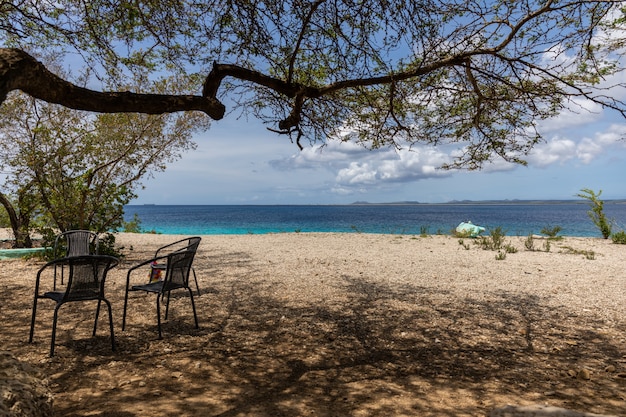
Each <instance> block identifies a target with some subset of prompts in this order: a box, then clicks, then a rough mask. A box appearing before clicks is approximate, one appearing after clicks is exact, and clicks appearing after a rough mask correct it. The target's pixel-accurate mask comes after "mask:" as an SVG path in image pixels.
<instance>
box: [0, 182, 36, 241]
mask: <svg viewBox="0 0 626 417" xmlns="http://www.w3.org/2000/svg"><path fill="white" fill-rule="evenodd" d="M0 204H2V205H3V206H4V208H5V209H6V211H7V213H8V215H9V221H10V222H11V230H12V231H13V236H14V237H15V241H14V242H13V247H14V248H32V247H33V241H32V239H31V238H30V232H29V231H28V226H29V224H30V221H29V219H24V218H22V216H18V215H17V213H16V212H15V208H14V207H13V204H11V202H10V201H9V199H8V198H7V197H6V196H5V195H4V194H3V193H0Z"/></svg>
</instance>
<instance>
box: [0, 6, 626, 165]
mask: <svg viewBox="0 0 626 417" xmlns="http://www.w3.org/2000/svg"><path fill="white" fill-rule="evenodd" d="M620 5H621V3H620V2H616V1H595V0H594V1H571V0H570V1H568V0H547V1H543V0H542V1H539V0H523V1H510V0H418V1H405V0H367V1H359V2H354V1H351V0H336V1H329V0H313V1H310V2H302V1H301V0H287V1H281V2H276V1H273V0H272V1H268V0H231V1H227V2H224V1H221V0H220V1H218V0H207V1H202V2H193V1H185V0H163V1H145V2H135V1H130V0H115V1H113V0H98V1H93V2H79V1H76V0H59V1H55V2H52V3H50V2H19V3H14V2H4V3H2V6H0V22H1V23H0V42H2V43H4V45H6V46H13V47H17V48H21V49H24V50H28V51H31V52H32V53H36V52H37V50H42V49H45V50H48V51H55V52H56V53H58V54H62V53H64V52H67V51H69V52H78V54H77V55H73V56H74V57H75V56H78V57H80V58H81V59H82V60H83V63H84V64H85V65H86V67H88V68H92V69H94V71H98V73H97V77H98V79H99V80H101V82H102V83H103V84H104V85H105V86H107V87H109V88H112V89H114V90H117V91H124V88H125V85H127V84H128V83H127V80H128V78H136V77H137V76H139V75H141V76H148V77H153V78H154V77H156V76H159V75H163V74H165V75H168V76H176V77H186V78H187V79H188V80H189V81H190V84H188V88H187V89H186V90H175V89H170V90H168V91H167V92H168V93H169V94H174V95H179V96H181V97H182V94H183V93H185V94H189V93H192V94H193V93H196V92H197V91H199V90H200V89H202V96H204V97H209V98H215V99H219V100H222V101H225V102H226V103H227V104H228V105H230V106H234V107H236V108H239V109H240V110H241V111H242V112H243V113H245V114H249V115H253V116H255V117H258V118H260V119H261V120H263V121H264V122H266V123H267V125H268V126H269V127H270V128H271V129H273V130H275V131H277V132H279V133H284V134H288V135H290V136H291V138H292V139H293V140H295V141H296V142H297V143H298V144H299V145H300V141H301V139H302V138H308V139H309V140H311V141H316V140H321V141H324V140H327V139H328V138H329V137H334V138H340V139H342V140H354V141H356V142H359V143H361V144H363V145H364V146H367V147H371V148H376V147H380V146H396V147H404V146H411V145H412V144H416V143H428V144H435V145H443V144H453V145H454V146H455V147H456V148H458V149H459V151H458V153H457V155H456V160H455V161H454V162H453V163H452V164H450V165H449V167H467V168H470V169H477V168H481V167H482V166H483V165H484V164H485V163H487V162H489V161H491V160H493V159H504V160H506V161H510V162H516V163H522V164H523V163H525V162H524V156H525V155H526V154H527V153H528V152H529V151H530V149H532V147H533V146H534V145H535V144H537V143H538V142H539V141H541V136H540V134H539V132H537V131H536V129H535V124H536V122H537V121H538V120H541V119H545V118H549V117H552V116H554V115H555V114H557V113H558V112H559V111H561V110H563V109H565V108H568V107H572V108H573V109H574V110H578V111H580V110H583V109H581V108H578V107H576V103H577V102H580V101H576V100H573V98H575V97H580V98H584V99H586V100H589V101H591V102H594V103H597V104H600V105H602V106H604V107H605V108H611V109H614V110H616V111H618V112H620V113H622V114H624V110H625V108H626V106H625V103H623V102H621V101H620V100H619V98H617V97H616V96H615V97H613V96H611V95H609V94H606V92H605V90H604V89H605V88H608V87H610V86H609V85H606V80H607V77H608V76H610V75H612V74H615V73H616V72H619V71H622V68H620V67H619V66H618V65H617V58H618V57H619V56H620V54H621V52H622V51H621V48H622V47H623V46H624V45H623V40H622V39H620V37H619V36H612V35H614V34H618V33H619V31H620V30H621V29H623V28H624V25H625V23H624V18H623V16H624V13H623V12H622V10H621V9H620ZM600 82H603V83H604V84H603V85H602V87H603V89H596V88H594V87H595V86H596V85H597V84H598V83H600ZM72 105H78V104H77V102H73V103H72ZM142 106H145V104H143V105H137V106H136V109H137V111H142ZM150 111H155V110H154V109H151V110H150ZM166 111H169V110H167V108H166V106H165V105H164V106H163V110H162V111H161V112H166Z"/></svg>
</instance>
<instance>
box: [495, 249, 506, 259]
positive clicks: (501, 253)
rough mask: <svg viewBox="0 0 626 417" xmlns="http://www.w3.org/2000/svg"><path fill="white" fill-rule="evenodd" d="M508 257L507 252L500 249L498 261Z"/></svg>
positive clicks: (497, 256)
mask: <svg viewBox="0 0 626 417" xmlns="http://www.w3.org/2000/svg"><path fill="white" fill-rule="evenodd" d="M505 259H506V252H503V251H498V254H497V255H496V261H504V260H505Z"/></svg>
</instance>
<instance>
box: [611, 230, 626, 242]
mask: <svg viewBox="0 0 626 417" xmlns="http://www.w3.org/2000/svg"><path fill="white" fill-rule="evenodd" d="M611 239H612V240H613V243H617V244H620V245H626V232H625V231H623V230H621V231H619V232H617V233H613V235H612V236H611Z"/></svg>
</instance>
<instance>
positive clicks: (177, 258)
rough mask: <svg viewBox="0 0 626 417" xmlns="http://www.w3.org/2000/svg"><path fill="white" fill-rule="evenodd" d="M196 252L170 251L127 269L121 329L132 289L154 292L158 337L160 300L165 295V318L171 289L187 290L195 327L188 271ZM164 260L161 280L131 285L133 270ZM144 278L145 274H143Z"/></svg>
mask: <svg viewBox="0 0 626 417" xmlns="http://www.w3.org/2000/svg"><path fill="white" fill-rule="evenodd" d="M195 254H196V252H195V251H191V250H184V251H176V252H171V253H169V254H167V255H165V256H160V257H156V258H153V259H149V260H147V261H144V262H142V263H140V264H138V265H135V266H134V267H132V268H130V269H129V270H128V274H127V275H126V294H125V296H124V316H123V318H122V331H123V330H124V329H125V328H126V311H127V306H128V293H129V292H132V291H144V292H146V293H153V294H156V313H157V326H158V333H159V339H161V338H162V332H161V300H162V299H163V298H164V297H165V296H166V295H167V302H166V307H165V319H166V320H167V316H168V313H169V306H170V293H171V292H172V291H173V290H177V289H183V290H187V292H189V298H190V300H191V308H192V309H193V318H194V321H195V325H196V329H197V328H198V327H199V326H198V316H197V314H196V305H195V302H194V299H193V291H192V290H191V288H190V287H189V273H190V271H191V269H192V264H193V259H194V256H195ZM159 261H165V262H166V268H165V276H164V277H163V279H162V280H161V281H156V282H149V283H147V284H140V285H132V286H131V284H130V280H131V275H132V274H133V272H134V271H137V270H140V271H145V268H144V269H141V267H144V266H148V265H150V264H152V263H153V262H159ZM143 277H144V279H146V275H143Z"/></svg>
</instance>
